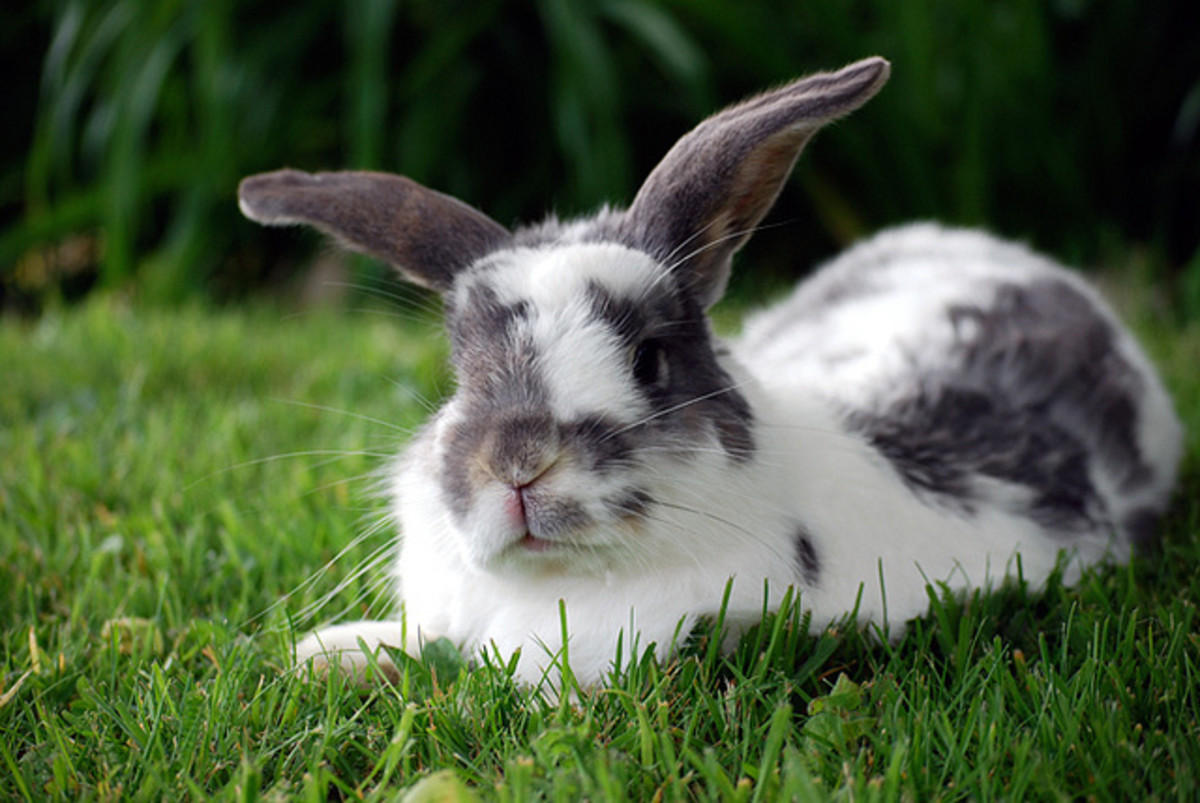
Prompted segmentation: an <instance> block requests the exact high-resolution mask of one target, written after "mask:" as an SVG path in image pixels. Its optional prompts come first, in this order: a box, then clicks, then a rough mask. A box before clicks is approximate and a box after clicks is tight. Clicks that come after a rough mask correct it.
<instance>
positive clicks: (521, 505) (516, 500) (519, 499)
mask: <svg viewBox="0 0 1200 803" xmlns="http://www.w3.org/2000/svg"><path fill="white" fill-rule="evenodd" d="M528 487H529V486H528V485H523V486H521V487H519V488H509V489H508V496H507V497H506V498H505V500H504V515H506V516H507V517H508V520H509V521H510V522H512V524H513V526H514V527H519V528H521V529H524V528H525V526H526V517H525V491H526V489H527V488H528Z"/></svg>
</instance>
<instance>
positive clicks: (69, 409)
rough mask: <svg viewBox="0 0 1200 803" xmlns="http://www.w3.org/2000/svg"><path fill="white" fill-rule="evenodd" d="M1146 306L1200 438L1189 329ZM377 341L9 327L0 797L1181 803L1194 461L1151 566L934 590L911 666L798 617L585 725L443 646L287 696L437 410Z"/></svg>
mask: <svg viewBox="0 0 1200 803" xmlns="http://www.w3.org/2000/svg"><path fill="white" fill-rule="evenodd" d="M1131 304H1132V308H1131V314H1132V317H1133V319H1134V320H1135V321H1136V322H1137V325H1138V326H1139V328H1140V329H1141V331H1142V332H1143V333H1144V335H1145V339H1146V340H1147V342H1148V344H1149V346H1150V348H1151V350H1152V352H1153V353H1154V354H1155V356H1156V357H1157V358H1158V359H1159V361H1160V363H1161V364H1162V365H1163V366H1164V371H1165V373H1166V375H1167V377H1168V381H1169V382H1170V383H1171V384H1172V386H1173V389H1174V391H1175V393H1176V396H1177V399H1178V402H1179V407H1180V410H1181V412H1182V413H1183V415H1184V416H1185V418H1186V419H1187V421H1188V422H1189V424H1190V425H1191V430H1192V432H1193V433H1195V432H1196V431H1197V430H1200V378H1197V376H1196V375H1195V365H1197V364H1200V328H1197V326H1196V324H1192V325H1191V326H1190V327H1189V328H1180V327H1177V326H1175V325H1173V324H1168V323H1163V322H1162V321H1157V320H1155V315H1154V314H1153V313H1154V309H1153V307H1152V305H1150V304H1149V302H1142V301H1134V302H1131ZM409 306H410V307H412V306H414V305H412V304H410V305H409ZM416 306H419V305H416ZM379 311H380V310H378V309H375V308H373V309H371V310H366V311H359V312H358V313H356V314H354V315H344V314H335V313H301V314H297V313H288V312H285V311H280V310H278V309H272V308H266V307H257V308H249V309H242V310H223V311H213V310H209V309H204V308H201V307H185V308H182V309H170V310H153V309H145V308H139V307H138V306H136V305H133V304H130V303H129V302H127V301H124V300H122V299H120V298H117V297H113V296H104V295H96V296H94V297H92V298H91V299H90V300H89V301H88V302H87V303H86V304H84V305H82V306H80V307H77V308H74V309H69V310H62V311H59V312H52V313H49V314H47V315H45V316H44V317H42V318H40V319H39V320H37V321H35V322H28V321H18V320H14V319H0V376H2V377H4V389H3V392H2V393H0V645H2V647H0V798H9V797H11V798H15V799H62V798H66V799H72V800H75V799H114V798H130V799H190V798H208V797H215V798H219V799H238V800H256V799H270V800H279V799H300V800H325V799H329V798H356V797H363V798H366V799H369V800H391V799H397V798H398V797H400V796H401V795H403V794H405V793H407V792H410V791H412V788H413V787H414V786H417V785H419V787H420V788H419V789H418V790H417V791H416V792H415V793H414V797H415V798H416V799H421V796H422V795H429V796H434V797H436V795H439V794H443V795H447V797H442V798H436V799H473V798H476V797H477V798H480V799H492V798H494V799H499V800H526V799H533V798H539V799H549V800H578V799H581V798H588V799H595V800H598V799H634V800H640V799H652V798H655V797H656V796H658V797H659V798H660V799H680V798H684V799H725V800H776V799H786V798H791V799H799V800H820V799H828V798H837V799H855V800H861V799H897V798H906V799H913V800H927V799H943V800H956V799H981V800H986V799H995V798H1006V799H1023V798H1033V799H1043V798H1055V797H1057V798H1073V799H1084V798H1094V799H1101V800H1103V799H1144V798H1147V797H1152V798H1156V799H1162V800H1172V799H1180V800H1190V799H1194V796H1195V793H1196V789H1197V786H1198V784H1200V781H1198V779H1197V774H1196V773H1197V767H1200V617H1198V615H1197V610H1196V605H1195V601H1196V600H1198V599H1200V572H1198V571H1197V569H1198V568H1200V542H1198V539H1197V538H1196V533H1197V531H1198V530H1200V523H1198V521H1200V471H1198V469H1200V463H1198V461H1197V457H1198V456H1200V449H1198V448H1197V439H1196V436H1195V435H1194V434H1193V436H1192V440H1191V445H1190V449H1189V460H1188V464H1187V470H1186V471H1185V475H1184V482H1183V489H1182V491H1181V493H1180V496H1179V499H1178V500H1177V504H1176V505H1175V507H1174V510H1173V514H1172V516H1171V517H1170V520H1169V521H1168V522H1167V523H1166V525H1165V527H1164V535H1163V539H1162V542H1161V545H1160V546H1159V547H1158V548H1156V549H1154V550H1152V551H1151V552H1150V553H1148V554H1147V555H1145V556H1143V557H1141V558H1139V559H1138V560H1136V561H1135V562H1134V563H1133V564H1132V565H1131V566H1128V567H1123V568H1105V569H1101V570H1097V571H1094V572H1090V573H1088V574H1087V575H1086V576H1085V578H1084V579H1083V581H1082V582H1081V583H1080V584H1079V585H1078V586H1076V587H1074V588H1064V587H1062V586H1061V585H1058V584H1054V583H1052V584H1051V586H1050V588H1049V590H1048V591H1047V592H1046V593H1045V594H1044V595H1038V596H1034V595H1031V594H1029V593H1027V592H1026V590H1024V589H1022V588H1020V587H1019V586H1013V587H1011V588H1007V589H1005V590H1003V591H1001V592H999V593H996V594H994V595H991V596H985V597H981V596H974V597H971V598H969V599H966V600H954V599H950V598H946V597H943V596H942V595H940V594H936V593H934V594H931V611H930V613H929V615H928V616H927V617H926V618H924V619H922V620H919V621H918V622H916V623H915V624H914V625H913V626H912V627H911V628H910V630H909V632H908V634H907V635H906V637H905V638H904V639H903V640H902V641H901V642H900V643H898V644H896V645H893V646H886V645H885V646H880V645H877V644H873V643H871V641H870V640H869V639H867V638H864V637H863V636H862V635H861V634H859V633H858V632H857V631H856V630H855V629H854V628H852V627H847V626H843V627H842V628H840V629H838V630H835V631H831V632H827V633H824V634H821V635H819V636H815V637H810V636H807V635H804V632H805V628H804V621H803V617H802V614H801V613H800V612H799V610H798V609H793V610H790V611H785V612H783V613H782V614H781V615H779V616H775V617H768V618H767V619H766V621H765V622H764V624H763V625H762V626H761V627H760V628H758V629H757V630H756V631H754V632H752V633H751V634H749V635H748V636H747V637H746V638H745V639H743V641H742V643H741V644H740V646H739V648H738V650H737V651H736V652H735V654H733V655H731V656H729V657H722V656H720V655H719V654H718V653H717V652H716V650H715V649H713V644H714V641H713V640H712V639H711V638H709V637H708V635H709V634H706V633H700V634H698V635H697V636H696V637H695V638H694V639H692V640H691V641H690V642H689V644H688V646H687V647H686V648H685V650H684V651H683V654H682V655H681V657H680V658H678V659H677V660H674V661H672V662H670V663H669V664H666V665H660V664H658V663H657V662H655V661H654V660H652V659H650V658H645V659H643V660H641V661H638V662H636V663H635V664H634V665H633V666H632V667H631V669H630V670H629V671H628V672H626V673H624V674H622V675H620V676H619V677H614V678H613V679H612V682H611V684H610V685H609V687H608V688H606V689H604V690H601V691H596V692H594V693H584V694H582V695H580V696H579V697H578V698H577V699H575V700H573V701H569V702H555V701H554V700H551V699H547V698H546V697H545V696H543V695H540V694H539V693H538V692H537V691H535V690H529V689H523V688H520V687H518V686H516V685H515V684H514V683H513V681H512V680H511V678H510V676H509V674H508V672H507V671H506V667H505V665H504V662H503V660H500V659H497V658H493V659H489V660H487V661H485V662H484V665H483V666H481V667H479V668H476V669H474V670H473V671H462V669H463V661H462V659H461V657H460V656H458V655H457V653H455V651H454V650H453V649H452V648H449V647H448V646H447V645H445V644H440V645H438V649H437V650H436V651H434V654H427V655H426V656H425V657H424V659H423V660H422V661H409V662H407V663H406V667H407V672H406V674H405V676H404V678H403V680H402V682H401V683H400V684H399V687H398V688H397V687H393V686H389V685H380V686H378V687H375V688H372V689H368V690H362V689H359V688H356V687H354V686H352V685H351V684H349V683H347V682H344V681H343V679H341V678H338V677H333V678H331V679H329V680H328V681H314V680H313V679H311V678H309V677H306V676H304V675H303V674H295V673H291V672H288V671H286V667H287V654H288V644H289V641H290V639H291V638H292V637H293V632H300V633H302V632H303V631H304V630H305V629H307V628H308V627H311V626H312V625H313V624H314V621H313V616H312V615H311V613H308V614H306V611H309V609H310V607H311V606H312V605H314V604H316V603H318V602H324V603H325V606H324V608H322V610H321V611H320V614H319V615H320V616H325V615H329V614H332V613H333V612H336V611H339V610H342V609H349V610H350V615H358V614H360V613H362V612H364V611H365V610H367V609H373V610H374V611H376V612H378V610H379V607H380V605H382V604H383V600H382V599H381V597H380V594H381V591H380V587H379V585H378V582H379V579H380V577H379V574H380V573H379V572H378V571H374V572H366V573H363V574H359V573H356V572H355V568H356V567H357V566H361V565H364V564H369V563H370V562H371V561H372V556H373V555H376V554H377V551H378V550H379V549H381V548H385V547H386V544H387V541H388V537H389V536H388V534H387V533H386V532H383V531H378V530H374V529H373V524H374V523H376V522H377V521H378V518H379V514H380V510H379V505H378V504H377V502H376V500H374V499H373V498H372V496H371V487H372V481H373V476H374V472H376V470H377V469H378V467H379V466H380V465H381V463H382V462H383V460H384V459H385V456H386V455H388V454H390V453H392V452H393V451H394V449H395V448H396V446H397V444H398V442H400V441H402V440H403V439H404V438H405V437H406V435H405V432H406V430H407V429H408V428H411V427H413V426H416V425H417V424H419V422H420V421H421V420H422V419H423V418H424V416H425V415H426V412H425V410H424V409H423V408H422V406H421V405H420V404H418V403H416V402H415V401H414V395H413V394H414V393H416V394H420V395H421V396H425V397H433V398H436V397H437V396H438V394H439V392H440V391H441V390H442V389H444V388H445V387H446V385H447V384H448V381H449V380H448V377H447V376H446V374H445V373H444V370H443V368H442V367H441V361H442V357H443V349H444V346H443V345H442V344H441V342H440V340H438V339H437V338H435V337H432V333H433V332H436V330H437V326H436V323H435V322H432V319H430V318H428V317H426V316H424V315H423V314H417V315H415V316H413V317H411V318H409V317H405V318H400V319H397V318H396V316H395V315H394V314H387V315H381V314H375V313H376V312H379ZM356 533H366V535H365V536H364V538H362V539H360V540H358V541H355V542H353V544H352V545H351V546H350V547H349V552H348V553H347V554H346V555H345V556H344V557H342V558H339V559H338V560H337V561H334V562H333V563H332V564H330V561H331V560H332V559H333V558H334V557H335V556H336V555H338V553H339V552H340V551H341V550H342V549H343V548H345V547H346V545H347V544H348V543H351V541H352V539H353V538H354V535H355V534H356ZM327 564H328V565H327ZM309 578H315V580H314V582H312V583H311V584H306V581H307V580H308V579H309ZM289 594H290V595H291V596H288V595H289ZM281 600H283V602H282V604H280V601H281ZM424 799H430V798H429V797H425V798H424Z"/></svg>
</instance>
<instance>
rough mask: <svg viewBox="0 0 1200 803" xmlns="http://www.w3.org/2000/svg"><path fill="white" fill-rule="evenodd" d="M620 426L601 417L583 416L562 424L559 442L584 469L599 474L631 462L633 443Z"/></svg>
mask: <svg viewBox="0 0 1200 803" xmlns="http://www.w3.org/2000/svg"><path fill="white" fill-rule="evenodd" d="M623 429H624V428H623V427H621V426H620V425H618V424H616V423H614V422H612V421H610V420H608V419H606V418H604V417H602V416H586V417H584V418H580V419H578V420H576V421H572V422H571V423H569V424H564V425H562V427H561V431H562V441H563V443H564V444H566V445H567V447H568V448H570V449H572V450H574V451H575V452H576V453H577V454H578V455H579V456H580V459H581V460H582V461H583V463H584V466H585V468H586V469H587V470H588V471H594V472H596V473H597V474H600V475H603V474H607V473H609V472H611V471H613V470H614V469H618V468H621V467H623V466H628V465H629V464H630V462H631V459H632V455H633V443H632V441H631V440H630V438H629V435H628V433H626V432H623V431H622V430H623Z"/></svg>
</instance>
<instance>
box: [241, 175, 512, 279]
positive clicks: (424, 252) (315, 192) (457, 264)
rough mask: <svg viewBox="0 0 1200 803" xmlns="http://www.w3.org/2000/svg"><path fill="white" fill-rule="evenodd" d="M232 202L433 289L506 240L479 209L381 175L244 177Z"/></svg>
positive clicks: (257, 216) (263, 220) (251, 213)
mask: <svg viewBox="0 0 1200 803" xmlns="http://www.w3.org/2000/svg"><path fill="white" fill-rule="evenodd" d="M238 205H239V206H240V207H241V210H242V214H244V215H245V216H246V217H248V218H250V219H251V220H254V221H256V222H258V223H262V224H264V225H267V226H291V225H296V224H300V223H304V224H307V225H310V226H315V227H316V228H318V229H320V230H321V231H323V232H325V233H326V234H330V235H333V236H334V237H336V238H337V239H338V240H339V241H341V242H342V243H343V244H345V245H346V246H347V247H349V248H352V249H354V250H355V251H361V252H362V253H365V254H369V255H371V256H373V257H378V258H379V259H382V260H384V261H386V262H388V263H390V264H391V265H392V266H393V267H395V268H396V269H397V270H399V271H400V272H401V273H402V274H404V276H405V277H406V278H408V279H409V280H410V281H412V282H415V283H416V284H420V285H423V286H425V287H430V288H433V289H434V290H437V291H439V292H445V291H446V290H449V289H450V286H451V284H452V283H453V281H454V276H455V274H457V273H458V271H460V270H462V269H463V268H465V267H467V266H468V265H470V264H471V263H472V262H474V261H475V260H476V259H478V258H479V257H481V256H484V255H485V254H487V253H488V252H490V251H493V250H495V249H496V248H498V247H500V246H503V245H504V244H505V243H506V242H508V239H509V233H508V231H507V230H506V229H505V228H504V227H503V226H501V225H500V224H499V223H497V222H495V221H494V220H492V219H491V218H489V217H488V216H487V215H485V214H483V213H482V212H479V211H477V210H475V209H472V208H471V207H469V206H467V205H466V204H464V203H463V202H461V201H458V200H456V199H454V198H451V197H450V196H448V195H443V194H442V193H440V192H435V191H433V190H431V189H429V188H427V187H423V186H421V185H420V184H418V183H417V182H415V181H413V180H412V179H408V178H405V177H403V176H394V175H390V174H387V173H365V172H340V173H302V172H300V171H299V170H278V171H276V172H274V173H263V174H261V175H257V176H250V177H249V178H246V179H243V181H242V183H241V185H240V186H239V187H238Z"/></svg>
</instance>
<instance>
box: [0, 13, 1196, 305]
mask: <svg viewBox="0 0 1200 803" xmlns="http://www.w3.org/2000/svg"><path fill="white" fill-rule="evenodd" d="M1194 12H1195V0H1177V1H1174V2H1168V1H1166V0H1164V1H1162V2H1153V3H1147V2H1144V0H1107V1H1106V2H1090V0H991V1H990V2H973V3H961V2H949V1H944V2H937V1H935V0H904V2H897V1H896V0H846V1H844V2H833V1H832V0H827V1H826V2H803V1H800V0H791V1H790V2H784V1H783V0H742V1H741V2H718V1H717V0H661V2H652V1H651V0H595V1H594V2H585V1H584V0H525V1H524V2H521V1H520V0H407V2H400V0H353V2H345V3H329V2H324V0H293V2H289V3H280V2H259V1H255V0H240V1H239V2H233V0H202V1H196V2H189V1H188V0H53V1H51V0H42V1H41V2H29V3H20V4H15V3H9V4H6V10H5V11H3V12H0V14H2V15H3V18H2V19H0V22H2V23H3V24H0V41H2V43H3V48H2V56H0V70H2V73H3V75H4V76H5V79H4V85H5V87H6V97H7V102H6V106H7V108H8V110H9V113H8V114H7V115H6V118H7V120H8V124H7V125H5V126H2V127H0V309H3V310H7V311H12V310H21V311H37V310H39V309H42V308H44V307H45V306H46V305H48V304H60V303H63V302H64V301H70V300H72V299H76V298H79V297H81V296H84V295H86V294H88V293H89V292H94V291H95V289H96V288H105V289H108V290H115V291H119V292H123V293H129V294H133V295H134V296H136V297H137V298H138V299H139V300H141V301H146V302H149V303H174V302H178V301H181V300H189V299H197V298H200V299H206V300H216V301H226V300H231V299H239V298H244V297H246V296H248V295H255V294H262V293H272V294H275V293H281V292H295V291H296V288H297V287H299V286H300V285H301V284H302V283H303V277H304V276H305V274H306V272H307V271H308V268H309V266H310V265H311V264H312V263H313V261H314V255H319V254H320V253H321V247H322V246H321V243H320V240H319V238H317V237H315V236H308V235H300V234H297V233H296V232H294V231H292V232H287V231H285V232H279V231H265V230H263V229H260V228H258V227H257V226H254V225H252V224H250V223H249V222H247V221H244V220H243V219H242V218H241V217H240V215H239V214H238V211H237V206H236V201H235V188H236V185H237V182H238V179H239V178H240V177H242V176H243V175H246V174H249V173H253V172H257V171H263V170H269V169H274V168H276V167H280V166H285V165H287V166H293V167H299V168H303V169H310V170H316V169H337V168H373V169H382V170H389V171H395V172H401V173H405V174H407V175H409V176H412V177H413V178H416V179H417V180H419V181H422V182H425V183H427V184H429V185H430V186H433V187H435V188H437V189H440V190H443V191H445V192H449V193H452V194H455V195H457V196H459V197H461V198H463V199H465V200H467V201H468V202H470V203H472V204H474V205H475V206H478V207H480V208H482V209H484V210H486V211H488V212H489V213H490V214H492V215H493V216H494V217H495V218H496V219H498V220H500V221H501V222H503V223H506V224H511V223H515V222H519V221H530V220H536V219H537V218H538V217H540V216H541V214H542V213H543V212H544V211H546V210H547V209H553V210H555V211H557V212H559V213H560V214H573V213H579V212H583V211H587V210H589V209H590V208H592V207H594V206H595V205H597V204H598V203H601V202H605V201H608V202H613V203H618V204H623V203H626V202H628V200H629V199H630V198H631V197H632V194H633V192H634V190H635V189H636V186H637V183H638V181H639V179H640V177H642V176H643V175H644V174H645V173H646V172H647V171H648V170H649V169H650V168H651V167H652V166H653V164H654V163H655V162H656V161H657V159H658V158H659V157H660V156H661V155H662V154H663V153H664V152H665V150H666V149H667V148H668V147H669V146H670V144H671V143H672V142H673V141H674V140H675V139H676V138H677V137H678V136H679V135H680V134H682V133H683V132H684V131H685V130H687V129H688V128H690V127H691V126H692V125H693V124H694V123H695V122H697V121H698V120H699V119H700V118H701V117H702V116H704V115H705V114H707V113H708V112H710V111H712V110H714V109H715V108H717V107H719V106H720V105H723V104H725V103H728V102H730V101H733V100H736V99H738V98H740V97H741V96H743V95H745V94H748V93H750V92H754V91H757V90H759V89H761V88H763V87H766V86H769V85H773V84H778V83H780V82H783V81H785V80H787V79H789V78H791V77H794V76H796V75H799V74H803V73H806V72H811V71H815V70H820V69H828V68H833V67H837V66H840V65H842V64H844V63H846V62H849V61H852V60H855V59H858V58H860V57H863V56H866V55H870V54H881V55H884V56H886V57H887V58H889V59H891V60H892V62H893V67H894V71H893V78H892V81H891V83H890V85H889V86H888V87H887V88H886V89H885V90H884V91H883V92H882V93H881V95H880V96H879V97H878V98H876V99H875V100H874V101H872V102H871V103H870V104H869V105H868V106H867V107H866V108H865V109H864V110H862V111H860V112H859V113H857V114H856V115H854V117H853V118H851V120H849V121H846V122H844V123H842V124H839V125H838V126H836V127H835V128H834V129H833V130H831V131H828V132H826V133H825V134H824V135H823V136H822V137H820V138H819V139H818V141H817V142H816V143H815V145H814V146H813V147H812V148H811V149H810V151H809V153H808V155H807V158H806V159H804V160H802V164H801V167H800V169H799V170H798V171H797V175H798V177H797V179H796V180H794V181H793V182H791V184H790V185H789V187H788V189H787V191H786V193H785V195H784V198H783V200H782V203H781V204H780V206H779V207H778V208H777V210H776V212H775V214H774V215H773V216H772V217H771V218H769V219H768V223H773V224H783V225H777V226H772V227H770V228H768V229H767V230H766V231H764V232H762V233H761V234H760V235H759V237H758V238H757V239H756V243H755V244H754V245H753V246H752V253H753V256H752V257H750V258H751V259H752V260H753V261H754V262H755V263H756V266H755V267H756V269H755V271H753V272H749V273H747V272H746V271H743V272H742V273H743V274H744V275H742V276H739V278H738V285H737V286H739V287H743V288H744V287H745V286H746V285H747V283H765V280H764V277H766V278H767V279H772V278H773V279H779V280H783V279H790V278H792V277H794V276H795V275H798V274H799V273H802V272H803V271H804V270H805V269H807V267H808V266H811V265H812V264H813V263H814V262H815V261H817V260H819V259H821V258H823V257H825V256H828V255H829V254H831V253H833V252H835V251H836V250H837V249H838V248H840V247H842V246H844V245H845V244H846V243H847V242H849V241H850V240H852V239H854V238H855V237H858V236H860V235H862V234H864V233H866V232H869V231H871V230H874V229H876V228H878V227H880V226H883V225H886V224H889V223H894V222H899V221H904V220H910V219H915V218H938V219H941V220H946V221H951V222H957V223H967V224H981V225H987V226H988V227H990V228H993V229H995V230H997V231H999V232H1001V233H1003V234H1006V235H1009V236H1014V237H1018V238H1022V239H1026V240H1029V241H1031V242H1032V243H1033V244H1034V245H1036V246H1038V247H1040V248H1043V249H1046V250H1049V251H1051V252H1052V253H1054V254H1056V255H1058V256H1059V257H1061V258H1063V259H1066V260H1068V261H1072V262H1075V263H1077V264H1104V263H1105V262H1106V261H1107V260H1110V259H1111V258H1112V257H1113V255H1114V254H1120V255H1122V256H1121V259H1122V260H1125V261H1127V260H1128V254H1129V253H1130V252H1131V251H1132V252H1135V253H1139V254H1146V255H1148V259H1147V260H1146V263H1147V264H1150V265H1152V266H1153V268H1152V272H1153V275H1152V276H1151V278H1152V279H1153V280H1154V281H1156V282H1160V283H1161V285H1162V287H1163V288H1165V294H1166V295H1167V296H1168V297H1169V298H1170V299H1171V301H1172V302H1173V309H1174V311H1175V313H1176V314H1178V315H1180V316H1188V317H1191V316H1197V315H1200V250H1198V238H1200V234H1198V233H1200V134H1198V126H1200V28H1198V27H1197V26H1196V25H1195V22H1194V19H1195V17H1194ZM356 270H357V271H359V275H358V276H356V277H353V278H352V281H354V282H356V283H360V284H361V283H366V284H368V285H369V284H370V283H371V282H377V281H384V278H383V277H382V272H381V271H380V270H379V269H378V267H373V268H372V267H368V266H365V264H363V263H359V264H358V265H357V268H356Z"/></svg>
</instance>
